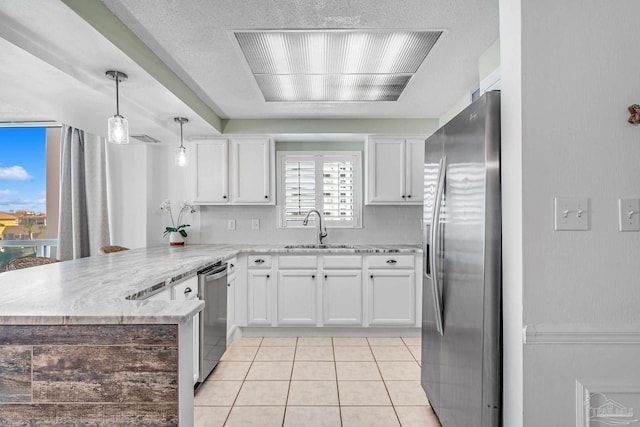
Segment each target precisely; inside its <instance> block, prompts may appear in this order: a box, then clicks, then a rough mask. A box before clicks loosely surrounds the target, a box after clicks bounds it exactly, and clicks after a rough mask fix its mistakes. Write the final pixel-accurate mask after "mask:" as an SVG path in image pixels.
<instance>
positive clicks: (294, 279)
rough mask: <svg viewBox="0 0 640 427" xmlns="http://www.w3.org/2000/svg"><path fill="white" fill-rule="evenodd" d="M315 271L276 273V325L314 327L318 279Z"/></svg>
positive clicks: (284, 271)
mask: <svg viewBox="0 0 640 427" xmlns="http://www.w3.org/2000/svg"><path fill="white" fill-rule="evenodd" d="M316 274H317V272H316V270H283V271H279V272H278V324H279V325H298V326H309V325H312V326H315V325H316V322H317V316H316V304H317V295H318V290H317V289H318V278H317V276H316Z"/></svg>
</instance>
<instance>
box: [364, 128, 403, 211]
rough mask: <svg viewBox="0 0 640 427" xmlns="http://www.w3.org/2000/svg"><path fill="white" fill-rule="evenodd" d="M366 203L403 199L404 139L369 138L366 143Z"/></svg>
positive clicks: (399, 200)
mask: <svg viewBox="0 0 640 427" xmlns="http://www.w3.org/2000/svg"><path fill="white" fill-rule="evenodd" d="M366 166H367V176H366V182H367V203H372V204H375V203H387V204H388V203H394V204H395V203H399V202H402V201H403V200H404V199H403V198H402V195H403V194H404V191H405V189H404V174H405V172H404V169H405V155H404V139H402V138H385V139H382V138H380V139H370V140H369V141H368V143H367V165H366Z"/></svg>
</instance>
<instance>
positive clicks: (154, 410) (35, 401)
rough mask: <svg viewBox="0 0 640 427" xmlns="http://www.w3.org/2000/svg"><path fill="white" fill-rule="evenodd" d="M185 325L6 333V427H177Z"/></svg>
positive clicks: (0, 395) (2, 395) (2, 344)
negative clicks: (180, 332)
mask: <svg viewBox="0 0 640 427" xmlns="http://www.w3.org/2000/svg"><path fill="white" fill-rule="evenodd" d="M178 344H179V343H178V325H156V324H149V325H130V324H127V325H49V326H45V325H0V425H2V426H24V425H37V426H68V425H76V424H77V423H78V422H79V421H81V424H82V425H99V426H124V425H131V426H133V425H135V426H154V427H157V426H177V425H178V416H179V413H178V371H179V369H178Z"/></svg>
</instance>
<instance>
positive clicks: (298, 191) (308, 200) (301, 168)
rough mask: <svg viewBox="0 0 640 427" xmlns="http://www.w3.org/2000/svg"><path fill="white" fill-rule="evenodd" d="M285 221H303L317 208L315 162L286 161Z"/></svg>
mask: <svg viewBox="0 0 640 427" xmlns="http://www.w3.org/2000/svg"><path fill="white" fill-rule="evenodd" d="M284 200H285V203H284V206H285V209H284V215H285V221H302V220H303V219H304V217H305V216H306V215H307V212H309V211H310V210H311V209H315V208H316V164H315V161H314V160H306V161H304V160H297V161H296V160H285V161H284Z"/></svg>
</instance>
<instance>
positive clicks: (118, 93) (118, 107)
mask: <svg viewBox="0 0 640 427" xmlns="http://www.w3.org/2000/svg"><path fill="white" fill-rule="evenodd" d="M119 81H120V76H119V75H118V72H117V71H116V116H118V117H120V90H119V88H118V82H119Z"/></svg>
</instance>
